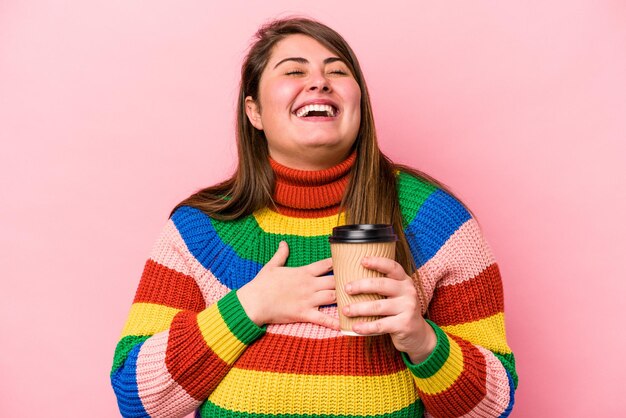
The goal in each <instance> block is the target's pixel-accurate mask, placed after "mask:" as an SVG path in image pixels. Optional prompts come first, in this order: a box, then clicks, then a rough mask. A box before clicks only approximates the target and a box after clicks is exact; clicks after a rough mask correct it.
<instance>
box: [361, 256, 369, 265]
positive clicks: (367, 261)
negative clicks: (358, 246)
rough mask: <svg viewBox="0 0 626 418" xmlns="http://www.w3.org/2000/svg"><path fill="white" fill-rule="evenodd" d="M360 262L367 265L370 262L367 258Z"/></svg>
mask: <svg viewBox="0 0 626 418" xmlns="http://www.w3.org/2000/svg"><path fill="white" fill-rule="evenodd" d="M361 262H363V263H365V264H367V263H369V262H370V258H369V257H363V260H361Z"/></svg>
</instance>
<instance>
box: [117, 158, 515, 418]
mask: <svg viewBox="0 0 626 418" xmlns="http://www.w3.org/2000/svg"><path fill="white" fill-rule="evenodd" d="M353 162H354V155H352V156H351V157H350V158H349V159H347V160H346V161H344V162H343V163H341V164H339V165H337V166H335V167H332V168H330V169H327V170H323V171H320V172H302V171H298V170H293V169H289V168H286V167H283V166H280V165H279V164H277V163H275V162H273V161H272V167H273V168H274V170H275V173H276V177H277V182H276V190H275V200H276V203H277V208H274V209H269V208H264V209H262V210H258V211H256V212H255V213H253V214H251V215H250V216H247V217H245V218H243V219H239V220H236V221H217V220H215V219H212V218H210V217H208V216H207V215H206V214H204V213H203V212H201V211H200V210H198V209H195V208H191V207H185V206H183V207H181V208H179V209H178V210H176V211H175V212H174V214H173V215H172V216H171V218H170V219H169V221H168V223H167V224H166V226H165V228H164V230H163V231H162V234H161V235H160V237H159V239H158V241H157V243H156V245H155V246H154V248H153V250H152V253H151V256H150V258H149V259H148V261H147V263H146V265H145V269H144V272H143V275H142V277H141V280H140V283H139V287H138V289H137V293H136V295H135V299H134V302H133V304H132V306H131V309H130V314H129V316H128V319H127V322H126V325H125V326H124V329H123V331H122V335H121V339H120V341H119V342H118V344H117V348H116V350H115V357H114V361H113V367H112V370H111V383H112V386H113V389H114V391H115V394H116V396H117V400H118V405H119V409H120V412H121V413H122V415H123V416H125V417H184V416H185V415H187V414H189V413H191V412H193V411H194V410H196V416H200V417H222V418H272V417H280V418H292V417H293V418H300V417H319V418H352V417H365V416H378V417H385V418H404V417H406V418H408V417H420V416H442V417H443V416H445V417H452V416H455V417H456V416H484V417H487V416H489V417H498V416H507V415H509V413H510V411H511V408H512V406H513V399H514V392H515V388H516V386H517V375H516V372H515V360H514V357H513V354H512V352H511V350H510V349H509V347H508V345H507V342H506V336H505V328H504V313H503V294H502V284H501V279H500V274H499V271H498V267H497V264H496V263H495V261H494V259H493V256H492V253H491V251H490V250H489V247H488V245H487V244H486V242H485V240H484V238H483V236H482V234H481V231H480V229H479V227H478V225H477V223H476V221H475V220H474V219H473V218H472V217H471V215H470V213H468V211H467V210H466V209H465V208H464V207H463V206H462V205H461V204H460V203H459V202H458V201H457V200H455V199H454V198H453V197H452V196H450V195H449V194H447V193H446V192H444V191H442V190H441V189H438V188H437V187H434V186H433V185H431V184H428V183H426V182H424V181H422V180H419V179H416V178H414V177H413V176H411V175H408V174H406V173H400V174H399V175H398V190H399V192H398V194H399V199H400V205H401V210H402V214H403V218H404V225H405V233H406V237H407V239H408V241H409V245H410V248H411V251H412V253H413V257H414V259H415V262H416V263H417V266H418V267H419V270H418V272H419V275H420V278H421V280H422V282H423V286H424V289H425V292H426V295H427V297H428V299H429V301H430V302H429V323H430V324H431V326H432V327H433V329H434V330H435V333H436V335H437V338H438V341H437V346H436V348H435V350H434V352H433V353H432V354H431V355H430V356H429V358H428V359H426V360H425V361H424V362H423V363H420V364H411V362H410V361H409V360H408V357H407V356H405V355H403V354H402V353H400V352H397V351H396V350H394V349H393V346H391V345H390V340H389V338H388V337H386V336H381V337H348V336H343V335H342V334H340V333H339V332H337V331H335V330H331V329H328V328H324V327H321V326H318V325H314V324H310V323H295V324H279V325H268V326H265V327H259V326H257V325H256V324H255V323H253V322H252V321H251V320H250V319H249V318H248V317H247V315H246V313H245V311H244V309H243V307H242V306H241V304H240V303H239V300H238V298H237V289H238V288H240V287H241V286H243V285H244V284H246V283H247V282H248V281H250V280H252V279H253V278H254V277H255V276H256V274H257V273H258V272H259V270H260V269H261V267H262V266H263V265H264V264H265V263H266V262H267V261H268V260H269V259H270V258H271V257H272V255H273V254H274V252H275V251H276V249H277V248H278V243H279V242H280V241H281V240H285V241H287V242H288V243H289V247H290V249H291V251H290V256H289V259H288V261H287V265H288V266H301V265H305V264H309V263H312V262H314V261H317V260H320V259H323V258H327V257H330V247H329V244H328V235H329V234H330V233H331V230H332V228H333V227H334V226H337V225H340V224H343V223H344V217H343V215H341V214H338V203H339V202H340V200H341V196H342V193H343V191H344V189H345V185H346V184H347V182H348V173H349V169H350V167H351V166H352V164H353ZM320 309H322V310H324V311H325V312H327V313H329V314H331V315H337V308H336V306H324V307H322V308H320Z"/></svg>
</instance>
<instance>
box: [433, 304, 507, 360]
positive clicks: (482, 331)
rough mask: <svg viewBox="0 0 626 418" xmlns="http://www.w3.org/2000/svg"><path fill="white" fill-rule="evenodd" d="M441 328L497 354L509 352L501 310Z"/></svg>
mask: <svg viewBox="0 0 626 418" xmlns="http://www.w3.org/2000/svg"><path fill="white" fill-rule="evenodd" d="M441 329H443V330H444V331H445V332H448V333H450V334H453V335H458V336H459V337H461V338H463V339H465V340H467V341H469V342H471V343H472V344H476V345H480V346H481V347H484V348H486V349H487V350H491V351H494V352H496V353H498V354H508V353H510V352H511V349H510V348H509V346H508V345H507V343H506V333H505V331H504V314H503V313H502V312H500V313H497V314H495V315H493V316H490V317H488V318H485V319H481V320H478V321H474V322H468V323H466V324H461V325H449V326H442V327H441Z"/></svg>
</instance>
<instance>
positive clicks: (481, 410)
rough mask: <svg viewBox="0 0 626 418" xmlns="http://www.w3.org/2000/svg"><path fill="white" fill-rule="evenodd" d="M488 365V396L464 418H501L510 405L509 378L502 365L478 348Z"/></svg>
mask: <svg viewBox="0 0 626 418" xmlns="http://www.w3.org/2000/svg"><path fill="white" fill-rule="evenodd" d="M476 347H477V348H478V350H479V351H480V352H481V353H482V354H483V356H484V357H485V362H486V364H487V395H486V396H485V398H484V399H483V400H482V401H480V403H479V404H478V405H476V406H475V407H474V409H473V410H472V411H471V412H470V413H469V414H466V415H463V417H467V418H470V417H485V416H487V417H499V416H500V415H501V414H502V413H503V412H504V410H505V409H506V407H507V406H508V405H509V400H510V396H511V394H510V393H509V391H510V388H509V378H508V377H507V375H506V370H505V369H504V366H502V363H500V361H499V360H498V359H497V358H496V357H495V356H494V355H493V354H492V353H491V351H489V350H487V349H485V348H483V347H480V346H476Z"/></svg>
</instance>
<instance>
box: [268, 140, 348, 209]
mask: <svg viewBox="0 0 626 418" xmlns="http://www.w3.org/2000/svg"><path fill="white" fill-rule="evenodd" d="M355 160H356V152H353V153H352V154H350V155H349V156H348V158H346V159H345V160H343V161H341V162H340V163H338V164H336V165H333V166H331V167H328V168H325V169H322V170H301V169H295V168H289V167H287V166H284V165H282V164H280V163H278V162H277V161H275V160H274V159H272V158H271V157H270V164H271V166H272V169H273V170H274V174H275V178H276V182H275V188H274V196H273V198H274V202H275V204H276V209H277V211H278V212H280V213H282V214H284V215H288V216H295V217H322V216H332V215H335V214H337V213H338V211H339V206H340V204H341V199H342V198H343V194H344V192H345V189H346V186H347V185H348V182H349V180H350V171H351V169H352V166H353V165H354V161H355Z"/></svg>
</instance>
